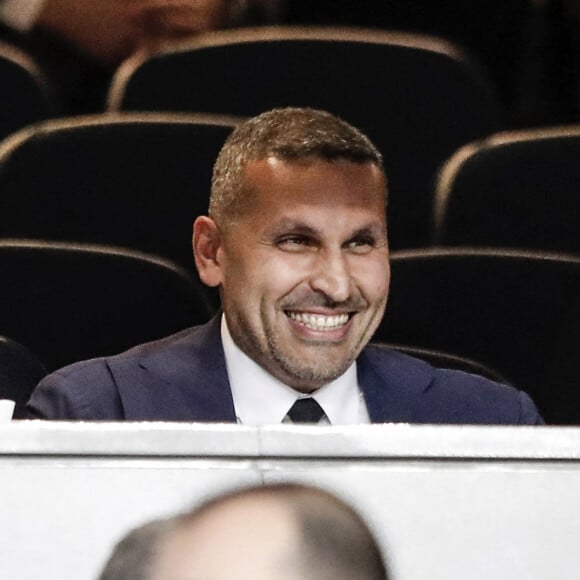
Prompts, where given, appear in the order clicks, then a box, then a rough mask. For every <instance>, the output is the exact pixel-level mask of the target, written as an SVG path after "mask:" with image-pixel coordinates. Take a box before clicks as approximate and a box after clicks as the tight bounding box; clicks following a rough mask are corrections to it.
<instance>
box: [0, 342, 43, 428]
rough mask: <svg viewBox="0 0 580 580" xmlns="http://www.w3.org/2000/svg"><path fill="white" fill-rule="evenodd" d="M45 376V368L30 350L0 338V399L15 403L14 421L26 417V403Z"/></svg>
mask: <svg viewBox="0 0 580 580" xmlns="http://www.w3.org/2000/svg"><path fill="white" fill-rule="evenodd" d="M45 375H46V368H45V367H44V365H43V364H42V362H41V361H40V359H39V358H38V357H37V356H36V355H35V354H34V353H33V352H32V351H31V350H30V349H28V348H27V347H25V346H24V345H23V344H20V343H18V342H16V341H15V340H12V339H11V338H8V337H6V336H0V399H10V400H12V401H15V403H16V406H15V408H14V418H15V419H24V418H25V417H26V412H25V408H26V402H27V401H28V399H29V397H30V395H31V393H32V391H33V389H34V387H35V386H36V385H37V383H38V382H39V381H40V379H42V378H43V377H44V376H45Z"/></svg>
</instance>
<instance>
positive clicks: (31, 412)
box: [27, 327, 198, 421]
mask: <svg viewBox="0 0 580 580" xmlns="http://www.w3.org/2000/svg"><path fill="white" fill-rule="evenodd" d="M197 328H198V327H193V328H188V329H185V330H183V331H181V332H178V333H176V334H173V335H171V336H168V337H164V338H161V339H159V340H155V341H152V342H148V343H144V344H141V345H138V346H135V347H133V348H131V349H129V350H127V351H124V352H122V353H119V354H116V355H113V356H107V357H100V358H94V359H89V360H85V361H80V362H76V363H73V364H71V365H68V366H66V367H63V368H61V369H59V370H57V371H55V372H53V373H51V374H50V375H48V376H47V377H45V378H44V379H43V380H42V381H40V383H39V384H38V385H37V387H36V388H35V390H34V392H33V393H32V396H31V398H30V400H29V402H28V405H27V408H28V416H29V417H30V418H42V419H65V420H66V419H81V420H109V421H115V420H121V419H124V418H125V413H124V408H123V404H122V397H121V395H120V392H119V384H118V379H121V380H122V379H123V377H122V376H120V373H123V374H129V375H130V374H131V372H132V371H131V369H132V368H133V367H134V366H135V365H137V364H138V363H139V361H141V360H148V359H155V357H157V356H163V353H166V352H167V351H168V350H171V349H172V348H178V346H179V344H180V343H182V342H190V341H191V340H192V338H195V335H196V331H197ZM176 345H177V346H176Z"/></svg>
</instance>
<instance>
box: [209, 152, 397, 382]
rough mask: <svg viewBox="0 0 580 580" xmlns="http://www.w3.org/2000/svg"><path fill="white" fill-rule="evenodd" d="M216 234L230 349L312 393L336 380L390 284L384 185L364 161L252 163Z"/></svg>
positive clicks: (375, 318) (368, 332) (373, 323)
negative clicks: (236, 202) (240, 196)
mask: <svg viewBox="0 0 580 580" xmlns="http://www.w3.org/2000/svg"><path fill="white" fill-rule="evenodd" d="M244 176H245V182H246V190H247V192H246V193H245V195H247V200H246V201H245V203H244V207H243V208H242V209H241V210H240V213H239V215H238V216H237V217H235V218H234V219H233V221H232V223H229V224H227V225H226V226H225V227H222V228H221V230H220V234H219V249H218V250H217V254H216V256H217V258H216V260H217V263H218V265H219V278H220V279H219V282H220V284H221V295H222V305H223V309H224V312H225V316H226V320H227V323H228V327H229V329H230V332H231V334H232V337H233V339H234V341H235V342H236V344H237V345H238V346H239V347H240V348H241V349H242V350H243V351H244V352H245V353H246V354H247V355H248V356H250V357H251V358H252V359H253V360H255V361H256V362H257V363H258V364H260V365H261V366H262V367H263V368H265V369H266V370H267V371H269V372H270V373H271V374H272V375H274V376H275V377H277V378H278V379H280V380H281V381H283V382H284V383H286V384H288V385H290V386H291V387H293V388H295V389H297V390H299V391H303V392H311V391H313V390H315V389H317V388H319V387H320V386H322V385H324V384H326V383H328V382H329V381H331V380H333V379H335V378H337V377H339V376H340V375H341V374H343V373H344V372H345V371H346V369H347V368H348V367H349V366H350V365H351V363H352V362H353V361H354V360H355V358H356V357H357V356H358V354H359V353H360V351H361V349H362V348H363V347H364V346H365V345H366V343H367V342H368V341H369V340H370V338H371V336H372V334H373V332H374V331H375V329H376V327H377V325H378V324H379V322H380V320H381V318H382V316H383V312H384V308H385V304H386V300H387V292H388V286H389V275H390V273H389V263H388V244H387V234H386V219H385V202H384V189H385V183H384V178H383V175H382V173H381V171H380V169H379V168H378V167H377V166H376V165H374V164H372V163H353V162H349V161H344V160H339V161H333V162H327V161H323V160H320V159H307V160H300V161H281V160H279V159H276V158H269V159H266V160H260V161H254V162H251V163H249V164H248V166H247V167H246V170H245V174H244Z"/></svg>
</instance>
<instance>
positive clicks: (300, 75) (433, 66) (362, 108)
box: [109, 27, 501, 248]
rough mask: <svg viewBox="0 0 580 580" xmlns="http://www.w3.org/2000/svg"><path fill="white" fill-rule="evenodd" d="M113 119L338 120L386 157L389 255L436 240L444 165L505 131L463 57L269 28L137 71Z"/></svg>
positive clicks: (323, 32) (328, 32)
mask: <svg viewBox="0 0 580 580" xmlns="http://www.w3.org/2000/svg"><path fill="white" fill-rule="evenodd" d="M109 103H110V107H111V108H112V109H113V110H119V109H124V110H148V111H151V110H170V111H207V112H213V113H222V114H231V115H245V116H249V115H255V114H258V113H260V112H262V111H265V110H268V109H272V108H274V107H284V106H309V107H314V108H320V109H325V110H328V111H330V112H332V113H335V114H337V115H339V116H341V117H343V118H344V119H345V120H346V121H348V122H350V123H352V124H354V125H355V126H357V127H359V128H360V129H362V130H363V131H364V132H366V133H367V134H368V135H369V136H370V137H371V139H372V140H373V141H374V142H375V143H376V144H377V146H378V147H379V149H380V150H381V152H382V153H383V155H384V159H385V166H386V171H387V176H388V179H389V190H390V194H389V195H390V198H389V217H390V228H391V229H390V236H391V243H392V245H393V247H395V248H401V247H413V246H416V245H421V244H423V243H425V242H426V241H427V240H428V238H429V233H428V232H429V225H430V218H431V199H430V197H431V191H432V188H433V185H434V178H435V174H436V172H437V170H438V168H439V165H440V164H441V163H442V162H443V160H444V159H446V158H447V157H448V156H449V155H450V154H451V153H452V152H453V151H455V150H456V149H457V148H458V147H459V146H460V145H462V144H464V143H467V142H469V141H472V140H474V139H477V138H480V137H483V136H485V135H487V134H489V133H491V132H493V131H495V130H497V129H498V127H500V124H501V119H500V117H501V114H500V106H499V104H498V101H497V99H496V96H495V93H494V91H493V90H492V88H491V86H490V84H489V83H488V82H487V80H486V79H485V78H484V76H483V75H482V74H481V72H480V70H479V69H478V68H477V66H475V65H474V64H473V63H472V62H470V61H469V60H468V59H467V58H465V56H464V55H463V54H462V53H461V51H460V50H459V49H458V48H457V47H455V46H452V45H450V44H448V43H446V42H444V41H441V40H439V39H435V38H432V37H424V36H419V35H410V34H409V35H405V34H395V33H387V32H378V31H356V30H349V29H306V28H282V27H279V28H260V29H248V30H236V31H229V32H221V33H212V34H207V35H203V36H200V37H199V38H197V39H195V40H193V41H191V42H188V43H187V44H183V45H179V46H178V47H177V48H175V49H174V50H172V51H167V52H163V53H160V54H155V55H152V56H149V57H138V58H135V59H133V60H129V61H127V62H126V63H125V65H124V66H123V67H122V68H121V69H120V70H119V71H118V73H117V75H116V78H115V80H114V82H113V85H112V88H111V92H110V95H109Z"/></svg>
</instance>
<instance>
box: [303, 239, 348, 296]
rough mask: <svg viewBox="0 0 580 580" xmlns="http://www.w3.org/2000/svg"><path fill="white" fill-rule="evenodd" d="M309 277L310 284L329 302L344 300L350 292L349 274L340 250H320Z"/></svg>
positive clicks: (344, 257)
mask: <svg viewBox="0 0 580 580" xmlns="http://www.w3.org/2000/svg"><path fill="white" fill-rule="evenodd" d="M317 258H318V259H317V261H316V267H315V269H314V271H313V273H312V276H311V279H310V286H311V287H312V289H313V290H315V291H316V292H320V293H322V294H324V295H325V296H326V297H327V298H328V300H329V301H330V302H344V301H346V300H348V298H349V297H350V293H351V275H350V268H349V265H348V261H347V258H346V256H344V254H343V253H342V251H340V250H338V251H332V252H321V253H320V255H319V256H318V257H317Z"/></svg>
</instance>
